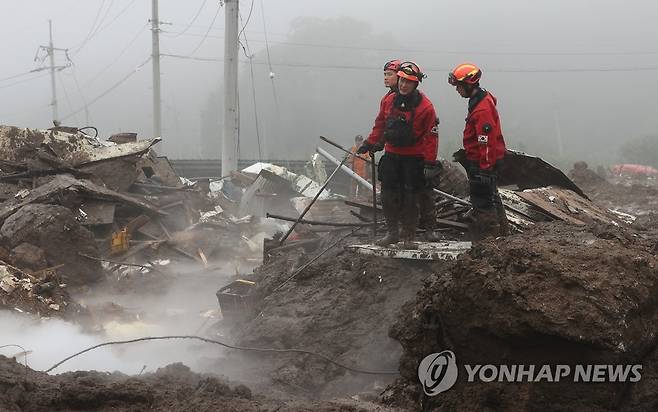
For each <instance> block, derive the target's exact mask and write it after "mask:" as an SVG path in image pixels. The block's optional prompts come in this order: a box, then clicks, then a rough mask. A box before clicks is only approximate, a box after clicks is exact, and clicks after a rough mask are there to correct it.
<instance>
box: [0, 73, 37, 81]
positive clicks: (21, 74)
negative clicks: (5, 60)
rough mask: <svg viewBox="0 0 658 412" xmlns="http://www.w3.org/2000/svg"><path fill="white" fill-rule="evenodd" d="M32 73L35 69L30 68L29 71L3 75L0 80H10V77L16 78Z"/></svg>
mask: <svg viewBox="0 0 658 412" xmlns="http://www.w3.org/2000/svg"><path fill="white" fill-rule="evenodd" d="M32 73H35V70H30V71H29V72H24V73H19V74H15V75H13V76H8V77H3V78H2V79H0V82H4V81H7V80H12V79H17V78H19V77H23V76H27V75H28V74H32Z"/></svg>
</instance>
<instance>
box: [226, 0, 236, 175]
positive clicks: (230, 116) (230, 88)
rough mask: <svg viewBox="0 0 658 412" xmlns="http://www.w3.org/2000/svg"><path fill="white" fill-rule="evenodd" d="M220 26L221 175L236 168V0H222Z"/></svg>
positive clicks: (227, 173)
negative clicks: (222, 78)
mask: <svg viewBox="0 0 658 412" xmlns="http://www.w3.org/2000/svg"><path fill="white" fill-rule="evenodd" d="M224 7H226V10H225V11H226V16H225V25H224V27H225V29H224V134H223V137H222V176H226V175H229V174H230V173H231V172H232V171H235V170H237V168H238V138H239V131H240V124H239V120H238V12H239V10H240V9H239V0H225V1H224Z"/></svg>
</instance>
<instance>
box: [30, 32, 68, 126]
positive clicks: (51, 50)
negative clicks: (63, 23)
mask: <svg viewBox="0 0 658 412" xmlns="http://www.w3.org/2000/svg"><path fill="white" fill-rule="evenodd" d="M48 32H49V34H50V40H49V41H48V45H47V46H43V45H41V46H39V47H38V48H37V53H36V55H35V56H34V61H35V62H36V61H39V62H40V63H41V64H43V62H45V60H46V57H47V58H48V63H49V64H48V66H47V67H40V68H38V69H34V70H31V71H32V72H40V71H43V70H49V71H50V87H51V92H52V101H51V102H50V105H51V106H52V107H53V124H56V125H57V124H59V121H60V120H59V111H58V107H57V83H55V72H56V71H58V70H64V69H66V68H67V67H71V59H70V58H69V55H68V52H69V50H68V49H60V48H57V47H55V46H54V44H53V22H52V20H48ZM58 51H59V52H63V53H64V54H65V55H66V59H67V60H68V63H67V64H66V65H63V66H55V52H58ZM41 52H45V56H43V57H41V56H42V54H41Z"/></svg>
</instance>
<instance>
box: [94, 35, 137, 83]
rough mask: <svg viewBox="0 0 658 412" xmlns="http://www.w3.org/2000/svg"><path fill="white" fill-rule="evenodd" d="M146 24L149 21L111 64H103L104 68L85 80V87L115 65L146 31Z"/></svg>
mask: <svg viewBox="0 0 658 412" xmlns="http://www.w3.org/2000/svg"><path fill="white" fill-rule="evenodd" d="M146 26H148V23H147V24H145V25H144V26H142V27H141V28H140V29H139V31H138V32H137V33H136V34H135V36H134V37H133V38H132V39H130V41H129V42H128V43H127V44H126V45H125V46H124V47H123V49H121V51H120V52H119V54H118V55H117V56H116V57H115V58H114V59H113V60H112V62H111V63H110V64H107V65H105V66H103V68H102V69H101V70H100V71H99V72H98V73H96V74H95V75H94V76H93V77H92V78H91V79H90V80H87V81H86V82H85V87H86V86H89V85H90V84H92V83H93V82H95V81H96V80H97V79H98V78H99V77H100V76H102V75H103V74H104V73H105V72H106V71H107V70H108V69H109V68H110V67H112V66H114V65H115V64H116V63H117V62H118V61H119V59H120V58H121V56H123V55H124V53H125V52H126V51H128V49H129V48H130V46H132V45H133V44H134V43H135V42H136V41H137V39H138V38H139V36H140V35H142V34H143V33H144V32H145V31H146Z"/></svg>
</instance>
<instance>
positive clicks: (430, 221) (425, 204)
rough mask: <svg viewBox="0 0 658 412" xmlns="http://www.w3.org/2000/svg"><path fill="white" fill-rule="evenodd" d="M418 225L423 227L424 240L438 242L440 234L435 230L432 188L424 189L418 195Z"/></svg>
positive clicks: (434, 207)
mask: <svg viewBox="0 0 658 412" xmlns="http://www.w3.org/2000/svg"><path fill="white" fill-rule="evenodd" d="M418 208H419V214H420V227H421V228H423V229H425V240H426V241H428V242H438V241H439V240H441V236H439V234H438V233H437V232H436V206H435V204H434V193H433V190H432V189H424V190H423V191H422V192H421V193H420V194H419V195H418Z"/></svg>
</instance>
